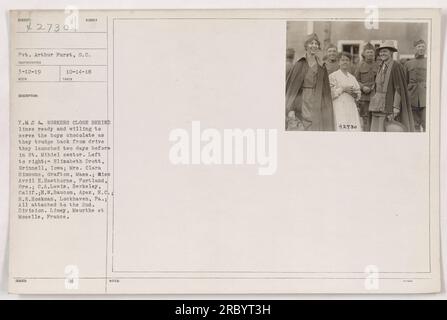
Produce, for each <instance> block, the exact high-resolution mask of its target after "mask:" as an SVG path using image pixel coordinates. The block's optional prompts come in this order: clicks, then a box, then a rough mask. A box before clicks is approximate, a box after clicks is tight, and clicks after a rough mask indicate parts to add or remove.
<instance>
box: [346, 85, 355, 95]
mask: <svg viewBox="0 0 447 320" xmlns="http://www.w3.org/2000/svg"><path fill="white" fill-rule="evenodd" d="M343 92H346V93H347V94H350V95H353V94H355V93H354V87H353V86H345V87H343Z"/></svg>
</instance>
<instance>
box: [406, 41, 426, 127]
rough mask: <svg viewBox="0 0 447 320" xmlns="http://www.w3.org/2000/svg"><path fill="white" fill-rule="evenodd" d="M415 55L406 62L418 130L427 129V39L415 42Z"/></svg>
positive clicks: (412, 108)
mask: <svg viewBox="0 0 447 320" xmlns="http://www.w3.org/2000/svg"><path fill="white" fill-rule="evenodd" d="M414 47H415V51H416V52H415V55H414V59H411V60H410V61H408V62H407V63H405V71H406V75H407V83H408V91H409V92H410V98H411V110H412V112H413V118H414V126H415V129H416V131H425V128H426V127H425V106H426V105H425V100H426V99H425V98H426V91H427V58H426V57H425V49H426V46H425V41H424V40H418V41H415V42H414Z"/></svg>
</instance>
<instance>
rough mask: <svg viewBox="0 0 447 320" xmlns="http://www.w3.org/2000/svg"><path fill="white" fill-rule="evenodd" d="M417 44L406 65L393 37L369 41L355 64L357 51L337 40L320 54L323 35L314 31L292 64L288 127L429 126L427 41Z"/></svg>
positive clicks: (415, 128)
mask: <svg viewBox="0 0 447 320" xmlns="http://www.w3.org/2000/svg"><path fill="white" fill-rule="evenodd" d="M414 46H415V50H416V51H415V58H414V59H411V60H409V61H407V62H406V63H405V64H401V63H400V62H399V61H395V60H394V59H393V53H394V52H397V49H396V47H395V46H394V43H393V42H392V41H383V42H382V43H381V45H380V46H379V47H378V48H377V49H376V48H375V47H374V46H373V45H372V44H370V43H367V44H365V46H364V48H363V52H362V58H363V59H362V61H361V62H359V63H358V64H357V65H356V66H355V68H354V67H353V63H352V60H353V57H352V55H351V54H350V53H347V52H341V53H338V52H337V48H336V47H335V46H334V45H329V46H328V47H327V49H326V57H325V60H324V61H323V60H322V59H320V58H319V56H318V52H319V51H320V50H321V44H320V41H319V39H318V36H317V35H316V34H311V35H309V36H308V37H307V39H306V41H305V43H304V48H305V54H304V55H303V56H302V57H300V58H299V59H298V60H297V61H296V62H295V63H294V64H290V63H288V65H287V70H286V72H287V79H286V130H289V131H293V130H300V131H303V130H304V131H375V132H381V131H408V132H412V131H424V130H425V107H426V106H425V96H426V70H427V60H426V58H425V50H426V46H425V42H424V41H423V40H418V41H416V42H415V43H414ZM288 54H289V53H288ZM289 57H290V55H289ZM376 57H377V58H376Z"/></svg>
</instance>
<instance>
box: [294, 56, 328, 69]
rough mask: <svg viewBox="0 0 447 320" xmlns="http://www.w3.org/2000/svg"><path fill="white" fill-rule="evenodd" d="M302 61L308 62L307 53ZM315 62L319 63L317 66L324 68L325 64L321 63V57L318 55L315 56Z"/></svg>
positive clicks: (302, 57) (301, 58)
mask: <svg viewBox="0 0 447 320" xmlns="http://www.w3.org/2000/svg"><path fill="white" fill-rule="evenodd" d="M300 60H306V61H307V53H305V54H303V55H302V56H301V57H300V58H299V59H298V61H300ZM315 60H316V61H317V64H318V65H319V66H320V67H322V66H323V62H322V61H321V59H320V57H319V56H318V55H317V54H316V55H315Z"/></svg>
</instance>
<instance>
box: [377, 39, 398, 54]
mask: <svg viewBox="0 0 447 320" xmlns="http://www.w3.org/2000/svg"><path fill="white" fill-rule="evenodd" d="M382 49H388V50H390V51H392V52H397V48H396V47H395V46H394V42H393V41H391V40H385V41H382V42H381V43H380V46H379V47H378V48H377V52H380V50H382Z"/></svg>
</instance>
